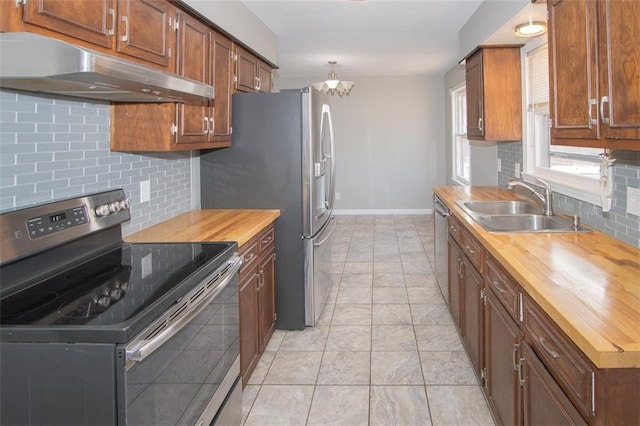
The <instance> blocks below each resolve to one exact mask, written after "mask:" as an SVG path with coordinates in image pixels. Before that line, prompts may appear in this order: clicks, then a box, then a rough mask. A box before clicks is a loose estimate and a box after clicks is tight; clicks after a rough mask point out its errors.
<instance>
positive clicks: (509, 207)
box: [458, 200, 542, 215]
mask: <svg viewBox="0 0 640 426" xmlns="http://www.w3.org/2000/svg"><path fill="white" fill-rule="evenodd" d="M458 205H459V206H460V207H462V208H463V209H465V210H467V211H471V212H473V213H477V214H490V215H494V214H506V215H513V214H525V213H530V214H542V209H540V208H538V207H536V206H534V205H533V204H530V203H527V202H526V201H508V200H495V201H493V200H492V201H461V202H458Z"/></svg>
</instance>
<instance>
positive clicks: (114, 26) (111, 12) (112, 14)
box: [107, 9, 116, 36]
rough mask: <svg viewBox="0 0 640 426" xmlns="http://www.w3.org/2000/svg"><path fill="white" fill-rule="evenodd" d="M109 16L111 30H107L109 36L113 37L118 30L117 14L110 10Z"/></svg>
mask: <svg viewBox="0 0 640 426" xmlns="http://www.w3.org/2000/svg"><path fill="white" fill-rule="evenodd" d="M107 15H109V16H111V29H109V30H107V35H108V36H112V35H113V34H114V33H115V28H116V12H115V11H114V10H113V9H109V10H108V11H107Z"/></svg>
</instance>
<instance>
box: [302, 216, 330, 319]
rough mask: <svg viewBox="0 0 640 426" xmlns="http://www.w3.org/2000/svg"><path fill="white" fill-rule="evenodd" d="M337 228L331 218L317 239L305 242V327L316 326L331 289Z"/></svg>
mask: <svg viewBox="0 0 640 426" xmlns="http://www.w3.org/2000/svg"><path fill="white" fill-rule="evenodd" d="M335 227H336V221H335V218H334V217H331V218H330V219H329V220H328V221H327V224H326V226H325V227H324V228H322V229H321V231H320V233H319V234H318V235H317V236H316V237H315V238H307V239H305V240H304V254H305V255H304V268H305V276H306V278H305V325H306V326H314V325H316V322H318V319H319V318H320V314H321V313H322V309H323V308H324V305H325V303H326V302H327V298H328V297H329V290H330V289H331V235H332V234H333V231H334V230H335Z"/></svg>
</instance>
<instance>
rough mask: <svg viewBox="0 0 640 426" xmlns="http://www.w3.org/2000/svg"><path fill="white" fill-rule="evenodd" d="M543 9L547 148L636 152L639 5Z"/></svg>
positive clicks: (564, 3)
mask: <svg viewBox="0 0 640 426" xmlns="http://www.w3.org/2000/svg"><path fill="white" fill-rule="evenodd" d="M547 7H548V11H549V84H550V91H551V93H550V101H551V102H550V108H551V119H552V123H551V126H552V127H551V140H552V143H553V144H558V145H576V146H590V147H602V148H611V149H624V150H636V151H637V150H640V43H638V40H640V2H638V1H631V0H627V1H611V0H583V1H568V0H550V1H549V3H548V6H547Z"/></svg>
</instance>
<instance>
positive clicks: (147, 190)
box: [140, 180, 151, 203]
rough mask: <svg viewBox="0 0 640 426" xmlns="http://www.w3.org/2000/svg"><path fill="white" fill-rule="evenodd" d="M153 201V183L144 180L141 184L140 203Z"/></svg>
mask: <svg viewBox="0 0 640 426" xmlns="http://www.w3.org/2000/svg"><path fill="white" fill-rule="evenodd" d="M150 200H151V181H149V180H143V181H142V182H140V202H141V203H146V202H148V201H150Z"/></svg>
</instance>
